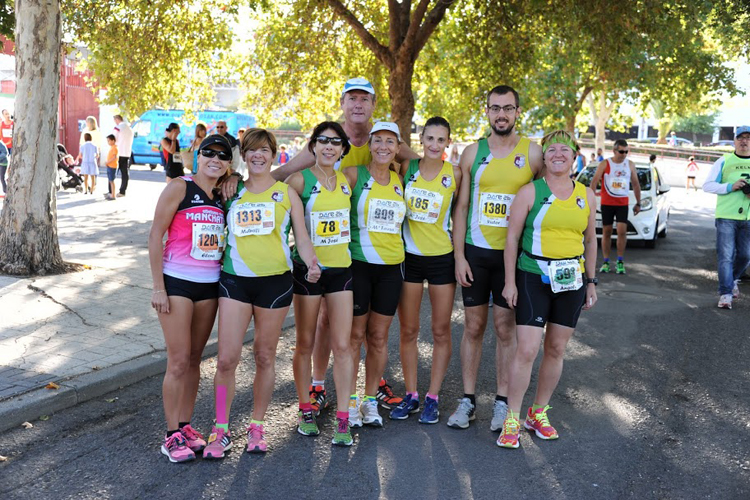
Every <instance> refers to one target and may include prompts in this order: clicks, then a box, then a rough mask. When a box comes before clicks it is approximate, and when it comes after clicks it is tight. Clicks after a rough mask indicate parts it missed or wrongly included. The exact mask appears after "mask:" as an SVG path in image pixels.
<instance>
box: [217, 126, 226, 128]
mask: <svg viewBox="0 0 750 500" xmlns="http://www.w3.org/2000/svg"><path fill="white" fill-rule="evenodd" d="M216 128H226V127H225V126H223V125H217V126H216Z"/></svg>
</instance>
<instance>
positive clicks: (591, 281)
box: [586, 278, 599, 286]
mask: <svg viewBox="0 0 750 500" xmlns="http://www.w3.org/2000/svg"><path fill="white" fill-rule="evenodd" d="M589 283H593V284H594V286H596V285H598V284H599V278H586V284H587V285H588V284H589Z"/></svg>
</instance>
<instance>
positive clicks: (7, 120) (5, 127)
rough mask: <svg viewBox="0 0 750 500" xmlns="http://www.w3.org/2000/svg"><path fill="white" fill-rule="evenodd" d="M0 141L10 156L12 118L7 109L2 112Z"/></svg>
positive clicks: (11, 148) (11, 147) (11, 149)
mask: <svg viewBox="0 0 750 500" xmlns="http://www.w3.org/2000/svg"><path fill="white" fill-rule="evenodd" d="M0 140H1V141H2V143H3V144H5V147H6V148H7V149H8V154H11V153H12V151H13V117H12V116H10V111H8V110H7V109H4V110H3V121H2V122H0Z"/></svg>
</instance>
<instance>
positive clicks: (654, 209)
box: [576, 164, 671, 248]
mask: <svg viewBox="0 0 750 500" xmlns="http://www.w3.org/2000/svg"><path fill="white" fill-rule="evenodd" d="M635 167H636V172H637V174H638V182H639V184H640V185H641V211H640V213H639V214H638V215H633V206H634V205H635V195H634V194H633V186H630V194H629V195H628V198H629V203H628V239H629V240H643V242H644V243H645V245H646V248H654V247H656V240H657V238H659V237H662V238H664V237H666V236H667V226H668V224H669V211H670V209H671V202H670V201H669V196H668V194H667V193H668V191H669V190H670V189H671V186H670V185H669V184H667V183H666V182H663V181H662V176H661V175H660V174H659V169H658V168H656V167H654V166H651V165H648V164H636V166H635ZM595 172H596V166H595V165H592V166H590V167H585V168H584V169H583V170H581V173H580V174H578V177H577V178H576V180H577V181H578V182H580V183H582V184H585V185H586V186H588V185H589V184H591V178H592V177H594V173H595ZM597 188H600V186H597ZM615 224H616V222H615ZM596 234H597V236H599V237H601V235H602V210H601V198H600V197H599V196H597V197H596ZM612 239H617V230H616V228H615V230H614V231H613V232H612Z"/></svg>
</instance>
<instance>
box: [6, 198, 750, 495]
mask: <svg viewBox="0 0 750 500" xmlns="http://www.w3.org/2000/svg"><path fill="white" fill-rule="evenodd" d="M671 196H673V199H674V200H675V205H674V208H673V210H672V218H671V221H670V223H671V226H670V228H669V235H668V237H667V238H666V239H662V240H660V241H659V243H658V246H657V249H656V250H647V249H644V248H643V245H642V244H641V243H633V244H631V245H629V247H628V251H627V254H626V262H627V264H628V274H627V275H626V276H615V275H605V276H602V277H601V284H600V286H599V290H598V291H599V297H600V301H599V303H598V305H597V306H596V307H595V309H594V310H592V311H590V312H588V313H584V314H583V316H582V319H581V321H580V323H579V327H578V330H577V332H576V334H575V336H574V338H573V340H572V342H571V344H570V345H569V348H568V351H567V356H566V364H565V369H564V372H563V376H562V379H561V381H560V384H559V387H558V389H557V391H556V393H555V395H554V397H553V399H552V402H551V405H552V407H553V410H552V411H551V412H550V418H551V420H552V423H553V424H554V425H555V426H556V427H557V429H558V430H559V432H560V435H561V438H560V439H559V440H557V441H553V442H543V441H540V440H539V439H537V438H536V437H532V436H531V435H528V434H524V435H523V436H522V439H521V448H520V449H519V450H506V449H500V448H498V447H497V446H496V445H495V439H496V437H497V434H495V433H492V432H491V431H490V430H489V421H490V418H491V405H492V398H493V390H494V367H493V353H494V338H493V335H492V334H491V333H488V334H487V336H486V341H485V345H484V351H483V358H482V364H481V368H480V378H479V383H478V413H477V420H476V421H475V422H474V423H473V424H472V426H471V427H470V428H469V429H468V430H463V431H461V430H453V429H450V428H448V427H447V426H446V425H445V422H446V421H447V418H448V415H449V414H450V413H451V412H452V411H453V409H454V408H455V400H456V399H457V398H458V397H460V395H461V380H460V366H459V357H458V346H459V343H460V339H461V334H462V331H463V326H462V320H463V313H462V307H461V305H460V294H458V295H457V301H456V308H455V310H454V326H453V341H454V354H453V358H452V364H451V367H450V370H449V373H448V376H447V378H446V381H445V384H444V390H443V392H442V394H441V410H442V413H441V422H440V423H439V424H437V425H431V426H429V425H420V424H418V423H417V421H416V418H415V416H413V417H412V418H411V419H409V420H407V421H398V422H396V421H390V420H388V419H387V418H386V419H385V420H386V423H385V427H384V428H383V429H369V428H365V429H362V430H359V431H358V432H357V433H356V441H355V445H354V446H353V447H351V448H350V449H340V448H333V447H332V446H331V445H330V436H331V433H332V432H333V425H334V422H333V420H334V418H333V417H334V412H333V411H332V410H331V409H329V410H327V412H324V414H323V418H322V419H321V422H322V425H321V428H322V434H321V436H319V437H317V438H309V437H304V436H300V435H299V434H297V433H296V432H295V420H296V397H295V391H294V385H293V380H292V370H291V356H292V352H293V351H292V346H293V345H294V331H293V329H292V330H287V331H286V332H285V333H284V336H283V339H282V342H281V344H280V346H279V350H278V359H277V385H276V392H275V394H274V399H273V404H272V407H271V409H270V412H269V415H268V419H267V420H268V424H267V428H268V438H269V444H270V447H271V451H270V452H269V453H268V454H267V455H265V456H257V455H249V454H247V453H243V446H244V444H245V439H244V435H243V429H244V425H245V424H246V423H247V422H248V421H249V414H250V408H251V406H252V391H251V386H250V380H251V376H252V373H253V369H254V368H253V364H252V361H251V359H252V353H251V352H250V350H249V348H247V347H246V349H245V350H246V352H245V356H244V358H243V359H244V362H243V364H242V366H241V367H240V369H239V372H238V391H237V397H236V399H235V404H234V406H233V407H232V413H233V415H232V419H231V420H232V422H231V428H232V430H233V434H234V436H235V449H234V450H233V451H232V452H231V453H229V455H228V456H227V458H225V459H224V460H223V461H220V462H209V461H202V460H200V459H199V460H197V461H195V462H192V463H188V464H171V463H169V462H168V461H167V459H166V457H164V456H163V455H161V454H160V453H159V446H160V444H161V438H162V435H163V427H164V423H163V416H162V409H161V398H160V390H161V378H160V377H153V378H151V379H147V380H144V381H143V382H141V383H138V384H136V385H134V386H130V387H126V388H123V389H120V390H118V391H115V392H113V393H111V394H109V395H107V396H105V397H104V398H101V399H99V400H94V401H90V402H88V403H84V404H81V405H79V406H77V407H75V408H72V409H70V410H66V411H63V412H60V413H58V414H54V415H51V416H49V418H48V419H47V420H43V421H42V420H39V421H34V422H33V424H34V427H33V428H32V429H23V428H19V429H15V430H12V431H9V432H6V433H4V434H0V455H5V456H7V457H8V460H7V461H6V462H0V498H3V499H7V500H10V499H36V498H40V499H46V498H76V499H79V498H81V499H89V498H90V499H101V498H165V497H168V498H247V497H252V498H291V497H296V498H321V497H333V496H336V497H339V498H363V499H379V498H388V499H390V498H394V499H400V498H405V499H422V498H429V499H431V498H445V499H449V498H462V499H485V498H486V499H489V498H500V497H504V496H506V495H512V496H513V497H514V498H550V499H552V498H555V499H556V498H607V499H609V498H663V499H684V498H722V499H723V498H750V453H749V451H748V450H750V424H748V414H750V401H749V397H750V396H749V395H750V372H749V371H748V365H747V359H748V357H749V356H750V343H749V341H748V338H747V331H748V330H747V319H748V317H750V316H749V313H750V298H748V297H750V286H748V285H747V284H744V285H742V286H741V289H742V288H744V290H743V292H744V293H745V295H744V296H743V297H742V298H740V299H739V300H738V301H737V302H736V303H735V308H734V309H733V310H732V311H725V310H719V309H717V308H716V300H717V294H716V287H717V282H716V274H715V272H714V269H715V254H714V230H713V215H712V214H713V209H712V203H713V198H712V197H711V196H710V195H705V194H703V193H690V194H689V195H686V194H685V193H684V190H681V189H674V190H673V191H672V193H671ZM422 316H423V328H422V333H421V337H420V346H421V351H422V353H423V356H422V357H421V359H420V372H419V380H420V382H419V389H420V392H421V393H423V394H424V392H425V390H426V385H427V381H428V371H429V367H430V360H429V357H428V354H429V352H430V338H431V336H430V333H429V329H428V327H427V326H428V320H427V318H429V304H428V303H427V302H426V301H425V303H424V304H423V308H422ZM215 366H216V361H215V358H210V359H207V360H205V362H204V366H203V373H204V375H203V379H202V381H201V390H200V394H199V397H198V404H197V408H196V416H195V418H194V425H195V426H196V427H197V428H199V429H200V430H204V431H207V430H208V428H209V425H210V420H211V418H212V415H213V410H212V407H213V404H212V377H213V373H214V370H215ZM387 376H388V378H389V379H390V381H391V382H392V383H393V385H394V387H395V388H396V389H397V390H398V391H403V384H402V380H401V375H400V365H399V362H398V322H397V320H396V321H395V322H394V328H393V329H392V330H391V339H390V363H389V366H388V368H387ZM328 380H329V381H331V380H332V378H331V376H330V373H329V377H328ZM330 383H331V382H329V384H330ZM535 383H536V375H534V377H533V378H532V389H531V390H530V391H529V393H527V399H526V403H528V404H530V402H531V398H532V390H533V387H534V386H535ZM381 414H383V415H385V411H383V410H381Z"/></svg>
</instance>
